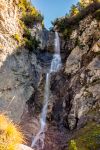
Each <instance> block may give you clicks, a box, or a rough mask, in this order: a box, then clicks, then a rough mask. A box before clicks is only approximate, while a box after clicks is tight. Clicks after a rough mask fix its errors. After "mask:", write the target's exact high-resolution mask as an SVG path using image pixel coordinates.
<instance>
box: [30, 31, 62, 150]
mask: <svg viewBox="0 0 100 150" xmlns="http://www.w3.org/2000/svg"><path fill="white" fill-rule="evenodd" d="M60 67H61V56H60V39H59V35H58V33H57V32H55V53H54V56H53V59H52V62H51V67H50V70H49V72H48V73H47V74H46V83H45V91H44V104H43V109H42V112H41V117H40V125H41V127H40V130H39V132H38V133H37V135H36V136H35V138H34V140H33V141H32V145H31V147H32V148H35V149H36V150H39V149H43V148H44V140H45V130H46V116H47V109H48V102H49V93H50V88H49V85H50V74H51V73H52V72H57V71H58V70H59V69H60Z"/></svg>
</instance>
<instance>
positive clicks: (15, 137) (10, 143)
mask: <svg viewBox="0 0 100 150" xmlns="http://www.w3.org/2000/svg"><path fill="white" fill-rule="evenodd" d="M23 139H24V138H23V135H22V133H21V132H19V130H18V127H17V126H15V125H14V124H13V123H12V122H11V121H10V120H9V119H8V118H7V117H6V116H4V115H3V114H0V150H16V144H20V143H23V142H24V140H23Z"/></svg>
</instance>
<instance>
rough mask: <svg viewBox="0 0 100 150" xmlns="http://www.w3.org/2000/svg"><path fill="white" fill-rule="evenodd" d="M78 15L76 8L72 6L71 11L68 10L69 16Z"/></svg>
mask: <svg viewBox="0 0 100 150" xmlns="http://www.w3.org/2000/svg"><path fill="white" fill-rule="evenodd" d="M78 13H79V10H78V8H77V6H75V5H72V7H71V10H70V15H71V16H74V15H77V14H78Z"/></svg>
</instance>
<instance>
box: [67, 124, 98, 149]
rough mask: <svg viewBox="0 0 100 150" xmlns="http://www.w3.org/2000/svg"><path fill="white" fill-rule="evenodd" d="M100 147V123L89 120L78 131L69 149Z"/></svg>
mask: <svg viewBox="0 0 100 150" xmlns="http://www.w3.org/2000/svg"><path fill="white" fill-rule="evenodd" d="M72 141H73V142H72ZM99 148H100V124H96V123H94V122H89V123H88V124H87V125H86V126H85V127H84V128H82V129H80V130H79V131H77V134H76V136H75V137H74V139H73V140H71V141H70V143H69V150H99Z"/></svg>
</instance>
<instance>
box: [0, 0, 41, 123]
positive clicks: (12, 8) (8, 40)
mask: <svg viewBox="0 0 100 150" xmlns="http://www.w3.org/2000/svg"><path fill="white" fill-rule="evenodd" d="M17 5H18V1H12V0H10V1H5V0H2V1H0V32H1V33H0V83H1V84H0V111H3V112H4V113H7V114H8V115H9V116H10V117H11V118H12V119H13V120H15V121H17V122H18V121H19V120H20V118H21V115H22V113H23V109H24V107H25V103H26V101H27V100H28V99H29V98H30V96H31V95H32V93H33V91H34V87H36V86H37V85H38V81H39V72H41V71H40V69H41V67H40V66H39V65H37V59H36V55H35V54H34V53H33V52H31V53H30V52H29V50H28V49H26V48H24V46H21V43H20V42H19V41H18V39H17V40H16V39H15V38H14V37H13V35H16V33H17V35H18V36H19V38H22V35H23V29H22V27H21V26H20V24H19V18H20V13H19V9H18V6H17ZM40 74H41V73H40Z"/></svg>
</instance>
